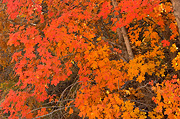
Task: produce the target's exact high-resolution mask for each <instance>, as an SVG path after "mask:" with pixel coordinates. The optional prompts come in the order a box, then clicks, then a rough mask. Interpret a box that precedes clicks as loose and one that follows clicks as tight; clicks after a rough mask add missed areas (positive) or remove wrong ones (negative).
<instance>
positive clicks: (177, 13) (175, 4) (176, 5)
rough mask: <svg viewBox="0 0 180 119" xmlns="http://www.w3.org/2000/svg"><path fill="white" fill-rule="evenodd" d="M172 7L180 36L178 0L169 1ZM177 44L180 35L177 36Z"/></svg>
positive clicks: (179, 6) (179, 0)
mask: <svg viewBox="0 0 180 119" xmlns="http://www.w3.org/2000/svg"><path fill="white" fill-rule="evenodd" d="M171 2H172V6H173V9H174V16H175V18H176V21H177V26H178V30H179V34H180V0H171ZM179 42H180V35H179Z"/></svg>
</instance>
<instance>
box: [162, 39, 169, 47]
mask: <svg viewBox="0 0 180 119" xmlns="http://www.w3.org/2000/svg"><path fill="white" fill-rule="evenodd" d="M161 43H162V44H163V47H166V46H169V45H170V42H169V41H168V40H162V41H161Z"/></svg>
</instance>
